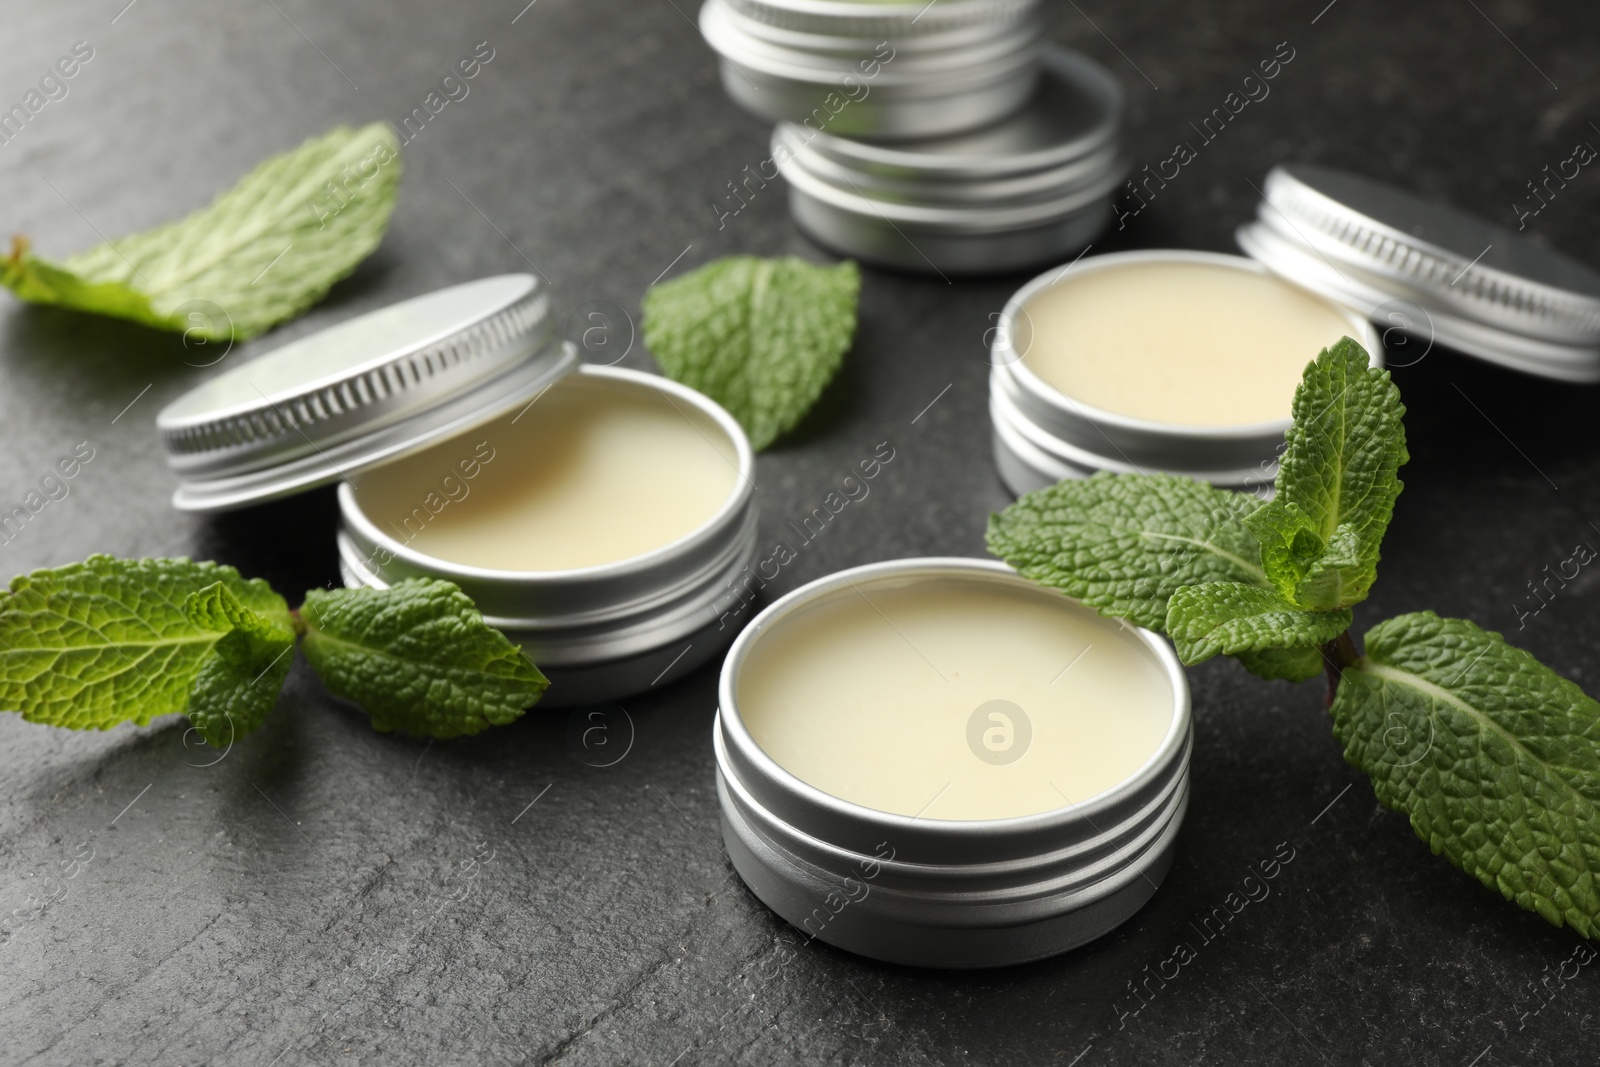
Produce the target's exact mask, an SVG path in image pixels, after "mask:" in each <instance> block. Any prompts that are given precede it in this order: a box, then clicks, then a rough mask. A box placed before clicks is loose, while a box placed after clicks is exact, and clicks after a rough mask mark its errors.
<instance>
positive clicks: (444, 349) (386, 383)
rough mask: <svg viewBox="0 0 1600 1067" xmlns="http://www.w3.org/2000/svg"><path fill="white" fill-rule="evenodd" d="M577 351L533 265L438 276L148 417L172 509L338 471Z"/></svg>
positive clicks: (465, 421)
mask: <svg viewBox="0 0 1600 1067" xmlns="http://www.w3.org/2000/svg"><path fill="white" fill-rule="evenodd" d="M576 363H577V354H576V352H575V351H574V350H573V349H572V347H571V346H570V345H567V344H564V343H563V342H562V341H561V340H560V338H559V337H557V335H556V332H555V326H554V323H553V322H552V316H551V314H550V304H549V297H548V295H547V294H546V293H545V291H544V289H543V287H542V286H541V285H540V284H539V281H538V280H537V279H536V278H534V276H533V275H531V274H506V275H502V276H500V277H495V278H483V279H480V280H478V281H475V282H467V283H465V284H463V285H456V286H452V287H450V288H448V289H441V290H439V291H438V292H434V293H428V294H425V295H423V296H418V297H413V298H411V299H410V300H403V301H401V302H400V303H398V304H392V305H390V306H389V307H386V308H383V309H381V310H378V311H374V312H371V313H369V314H366V315H361V316H358V317H357V318H354V319H351V320H349V321H347V322H342V323H340V324H338V325H337V326H332V327H330V328H328V329H326V330H322V331H320V332H318V333H314V334H311V335H309V336H307V337H302V338H300V339H298V340H295V341H291V342H290V343H288V344H286V345H284V346H283V347H281V348H278V349H276V350H274V351H272V352H270V353H268V354H267V355H264V356H262V357H260V358H259V359H254V360H251V361H250V362H248V363H244V364H241V365H239V366H237V367H233V368H231V369H229V370H227V371H224V372H223V373H222V374H219V375H217V376H216V377H215V378H212V379H211V380H210V381H208V382H206V383H205V384H203V385H201V386H198V387H197V388H195V389H192V390H190V391H189V392H187V393H185V394H184V395H183V396H181V397H179V398H178V399H177V400H174V401H173V402H172V403H171V404H168V405H167V406H166V407H165V408H164V409H163V410H162V411H161V414H159V415H158V416H156V427H157V429H158V430H159V431H160V433H161V440H162V444H163V446H164V447H165V449H166V453H167V463H168V465H170V466H171V467H172V469H173V470H174V471H176V472H177V473H178V475H179V477H180V478H181V484H180V485H179V487H178V489H177V491H176V492H175V493H174V494H173V497H172V503H173V506H174V507H177V508H179V509H180V510H183V511H197V512H213V511H226V510H229V509H232V508H237V507H242V506H244V505H246V504H254V503H258V502H261V501H265V500H272V499H275V498H277V497H282V496H288V495H290V494H293V493H298V492H301V491H303V490H306V489H310V488H313V487H315V486H319V485H325V484H327V483H329V482H334V481H338V480H340V479H342V478H346V477H348V476H349V475H351V474H352V473H354V472H356V471H359V470H361V469H363V468H366V467H370V466H373V465H375V464H377V463H381V462H383V461H384V460H386V459H390V458H393V457H394V456H397V455H401V454H403V453H406V452H411V451H414V450H416V449H419V448H421V447H423V446H425V445H427V444H429V443H431V442H433V441H436V440H439V439H441V438H444V437H448V436H452V435H454V434H456V433H459V432H461V431H463V430H466V429H468V428H470V427H472V426H475V425H478V424H480V423H483V422H487V421H489V420H490V419H492V418H494V417H495V416H497V415H501V414H504V413H505V412H507V411H510V410H512V409H513V408H515V407H516V406H517V405H518V404H521V403H525V402H526V401H527V400H528V399H529V398H530V397H532V396H534V395H536V394H537V393H538V392H539V390H541V389H543V388H544V387H545V386H547V385H548V384H550V382H552V381H554V380H555V379H556V378H557V377H559V376H560V375H562V374H564V373H566V372H567V371H568V370H570V369H571V368H572V367H573V366H575V365H576Z"/></svg>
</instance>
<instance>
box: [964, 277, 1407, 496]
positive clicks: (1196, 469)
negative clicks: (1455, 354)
mask: <svg viewBox="0 0 1600 1067" xmlns="http://www.w3.org/2000/svg"><path fill="white" fill-rule="evenodd" d="M992 336H993V341H992V344H991V346H990V362H991V363H992V364H993V367H994V369H993V370H992V371H991V372H990V375H989V386H990V387H989V416H990V422H991V424H992V426H993V435H992V443H993V448H994V457H995V465H996V467H997V468H998V469H999V472H1000V477H1001V480H1002V481H1004V482H1005V484H1006V485H1007V486H1008V487H1009V488H1010V489H1011V491H1012V492H1014V493H1018V494H1021V493H1027V492H1032V491H1034V490H1036V489H1043V488H1045V487H1046V486H1049V485H1054V484H1055V483H1056V482H1058V481H1061V480H1062V479H1065V478H1087V477H1090V476H1091V475H1093V474H1095V473H1096V472H1099V471H1109V472H1112V473H1118V474H1128V473H1155V472H1161V473H1167V474H1175V475H1180V476H1183V477H1187V478H1194V479H1198V480H1200V481H1205V482H1209V483H1211V484H1212V485H1216V486H1219V487H1224V488H1230V489H1242V490H1245V491H1248V492H1254V493H1266V492H1270V491H1271V488H1272V485H1273V478H1274V476H1275V475H1276V473H1277V462H1278V460H1277V457H1278V453H1279V452H1280V451H1281V450H1282V447H1283V435H1284V433H1285V432H1286V431H1287V430H1288V429H1289V422H1290V409H1291V408H1292V406H1293V403H1294V391H1295V388H1296V386H1297V385H1298V384H1299V382H1300V377H1301V374H1302V372H1303V371H1304V370H1305V366H1306V364H1307V363H1309V362H1311V361H1312V360H1313V359H1315V358H1316V357H1317V354H1318V353H1319V352H1321V351H1322V349H1324V348H1326V347H1328V346H1329V345H1332V344H1335V343H1337V342H1338V341H1339V339H1340V338H1341V337H1344V336H1349V337H1353V338H1355V339H1356V340H1357V341H1358V342H1360V343H1361V344H1362V346H1363V347H1365V348H1366V350H1367V353H1368V354H1369V356H1370V357H1371V358H1372V360H1373V362H1374V365H1380V361H1381V358H1382V356H1381V353H1382V344H1381V343H1380V342H1379V340H1378V337H1377V331H1376V330H1374V329H1373V326H1372V323H1371V322H1370V321H1368V319H1367V317H1366V316H1365V315H1363V314H1361V313H1359V312H1357V311H1356V310H1354V309H1353V308H1349V307H1345V306H1343V305H1339V304H1335V303H1332V302H1330V301H1327V300H1324V299H1323V298H1322V297H1320V296H1317V295H1316V294H1315V293H1312V292H1310V291H1308V290H1303V289H1300V288H1297V287H1296V286H1295V285H1293V284H1291V283H1290V282H1287V281H1284V280H1282V279H1281V278H1279V277H1277V276H1276V275H1274V274H1272V273H1271V272H1270V271H1269V270H1268V269H1267V268H1266V267H1265V266H1263V265H1262V264H1260V263H1257V262H1255V261H1254V260H1250V259H1245V258H1243V257H1240V256H1229V255H1221V254H1218V253H1215V252H1191V251H1183V250H1180V249H1145V250H1141V251H1137V252H1113V253H1111V254H1109V255H1103V256H1093V257H1090V258H1087V259H1083V260H1079V261H1076V262H1074V263H1071V264H1068V265H1067V266H1066V267H1062V268H1057V269H1056V270H1052V271H1047V272H1045V273H1044V274H1041V275H1039V276H1038V277H1037V278H1034V279H1033V280H1032V281H1030V282H1029V283H1028V284H1027V285H1025V286H1023V287H1022V288H1021V289H1019V290H1018V291H1017V292H1016V294H1015V295H1014V296H1012V298H1011V299H1010V300H1009V301H1007V302H1006V306H1005V310H1004V311H1003V312H1002V313H1001V315H1000V320H999V323H998V328H997V329H995V330H994V331H993V332H992Z"/></svg>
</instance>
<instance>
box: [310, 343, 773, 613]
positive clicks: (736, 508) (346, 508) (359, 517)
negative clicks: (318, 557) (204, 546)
mask: <svg viewBox="0 0 1600 1067" xmlns="http://www.w3.org/2000/svg"><path fill="white" fill-rule="evenodd" d="M576 373H578V374H581V375H583V376H584V377H586V378H595V379H597V380H601V381H605V380H612V381H623V382H629V383H632V384H634V385H638V386H643V387H645V388H654V389H659V390H661V391H662V392H664V393H666V394H668V395H669V398H670V397H671V396H676V397H677V398H678V399H679V400H682V401H684V402H686V403H688V404H689V405H690V406H692V407H694V408H696V409H698V410H699V411H700V413H701V414H704V415H706V416H707V417H709V418H710V419H711V420H712V421H713V422H715V423H716V424H717V426H718V427H719V428H720V429H721V430H722V431H723V432H724V433H726V434H727V436H728V439H729V440H730V441H732V442H733V446H734V451H735V452H736V453H737V454H738V457H739V463H738V469H737V472H736V473H737V479H738V480H737V484H736V485H735V487H734V490H733V492H732V493H731V494H730V495H729V496H728V499H727V500H725V501H723V503H722V506H721V507H720V508H718V509H717V511H716V512H714V513H713V514H712V515H711V517H710V518H708V519H707V520H706V521H705V522H703V523H701V524H700V525H699V526H697V527H695V528H694V529H693V530H691V531H689V532H688V533H686V534H684V535H683V536H681V537H679V538H677V539H676V540H673V541H670V542H668V543H667V544H665V545H661V546H659V547H657V548H653V549H651V550H650V551H648V552H645V553H642V554H640V555H637V556H629V557H627V558H626V559H620V560H613V561H611V562H610V563H598V564H594V565H592V566H589V567H573V568H570V569H568V570H558V571H531V570H530V571H517V570H500V569H496V568H491V567H475V566H471V565H470V564H465V563H455V562H452V561H449V560H444V559H440V558H439V557H437V556H430V555H428V554H426V553H423V552H418V551H416V550H415V549H412V548H409V547H407V546H406V545H405V544H404V543H402V542H400V541H397V540H395V539H394V538H393V537H391V536H389V535H388V534H387V533H385V532H383V531H382V530H380V529H379V528H378V526H377V524H376V523H374V522H373V521H372V519H371V518H370V517H369V516H368V515H367V513H366V512H365V511H364V510H362V508H361V505H360V504H359V502H357V500H356V498H355V488H354V486H353V485H352V484H351V483H350V481H349V480H345V481H343V482H341V483H340V485H339V510H340V513H341V515H342V516H343V518H344V521H346V522H347V523H349V524H350V525H351V527H353V528H354V529H356V530H357V531H359V532H360V533H361V535H362V536H363V537H366V538H367V539H368V540H370V541H371V542H373V543H374V544H378V545H381V546H383V548H384V549H385V550H386V551H388V552H389V553H391V554H392V555H393V556H394V557H395V558H396V559H400V560H403V561H405V562H406V563H408V564H410V565H411V566H412V567H414V568H416V569H418V570H426V571H427V572H429V573H431V574H435V575H437V576H439V577H441V578H449V579H451V580H455V579H457V578H461V579H465V580H466V581H468V582H472V583H483V582H489V583H495V582H499V583H505V582H515V583H522V584H537V585H542V586H548V585H564V584H573V585H577V584H583V583H587V582H591V581H596V580H606V579H618V578H627V577H630V576H633V575H635V574H638V573H639V572H642V571H647V570H650V569H651V568H653V567H655V566H658V565H660V564H661V563H664V562H666V561H667V560H668V559H670V558H671V557H673V556H675V555H677V554H678V553H679V552H681V551H682V550H683V549H684V548H685V547H687V546H689V545H692V544H696V543H698V542H700V541H702V540H704V539H705V538H706V537H707V536H708V535H709V534H710V533H712V532H713V531H716V530H720V529H722V528H724V527H727V526H730V525H732V524H734V523H736V521H737V520H738V517H739V516H740V515H741V514H742V513H743V512H744V511H745V510H746V509H747V508H748V507H749V505H750V502H751V500H752V499H753V498H754V496H755V483H754V481H753V480H752V479H753V475H754V473H755V451H754V450H753V449H752V448H751V447H750V439H749V437H748V436H747V435H746V434H745V432H744V428H743V427H742V426H740V425H739V423H738V422H737V420H735V419H734V417H733V416H732V415H730V414H728V412H727V411H726V410H725V409H724V408H723V407H722V405H720V404H718V403H717V402H716V401H714V400H712V399H711V398H710V397H708V396H705V395H704V394H702V393H699V392H696V391H695V390H693V389H690V388H688V387H687V386H684V385H680V384H678V383H677V382H674V381H672V380H671V379H669V378H664V377H662V376H660V375H658V374H647V373H645V372H643V371H636V370H628V369H627V368H624V367H598V366H593V365H590V364H581V365H580V366H579V367H578V368H577V370H576ZM500 414H504V412H501V413H500Z"/></svg>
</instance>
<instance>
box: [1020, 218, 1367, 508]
mask: <svg viewBox="0 0 1600 1067" xmlns="http://www.w3.org/2000/svg"><path fill="white" fill-rule="evenodd" d="M1128 263H1203V264H1209V265H1212V266H1220V267H1227V268H1229V269H1232V270H1240V271H1246V272H1249V273H1251V274H1261V275H1269V276H1272V274H1273V272H1271V271H1269V270H1268V269H1267V268H1266V267H1265V266H1264V265H1262V264H1260V263H1257V262H1256V261H1254V260H1250V259H1244V258H1242V257H1240V256H1229V255H1222V254H1218V253H1214V252H1190V251H1182V250H1177V249H1160V250H1151V251H1140V252H1118V253H1114V254H1111V255H1105V256H1094V257H1092V258H1088V259H1083V260H1079V261H1078V262H1076V263H1075V264H1073V265H1071V266H1069V267H1068V268H1066V269H1058V270H1053V271H1048V272H1046V273H1044V274H1041V275H1039V276H1038V277H1036V278H1034V279H1033V280H1032V281H1030V282H1029V283H1028V284H1027V285H1025V286H1023V287H1022V288H1021V289H1019V290H1018V291H1017V292H1016V294H1015V295H1014V296H1012V297H1011V299H1010V300H1009V301H1007V302H1006V306H1005V310H1004V311H1002V312H1001V315H1000V322H999V326H998V328H997V329H996V330H995V331H994V340H993V342H992V344H991V346H990V362H991V363H992V364H993V365H994V369H993V370H992V371H991V372H990V377H989V416H990V420H991V423H992V426H993V442H992V443H993V448H994V456H995V465H996V467H997V468H998V469H999V471H1000V477H1001V480H1002V481H1003V482H1005V484H1006V487H1007V488H1009V489H1010V490H1011V491H1012V492H1013V493H1016V494H1018V495H1021V494H1022V493H1028V492H1032V491H1033V490H1035V489H1042V488H1044V487H1045V486H1048V485H1054V484H1055V483H1056V482H1058V481H1061V480H1062V479H1063V478H1087V477H1088V476H1089V475H1091V474H1094V473H1095V472H1096V471H1114V472H1118V473H1149V472H1152V471H1161V472H1165V473H1168V474H1178V475H1183V476H1186V477H1190V478H1194V479H1196V480H1199V481H1205V482H1210V483H1211V484H1213V485H1217V486H1220V487H1223V488H1228V489H1239V490H1246V491H1253V492H1255V493H1257V494H1258V495H1261V496H1267V495H1270V493H1271V490H1272V482H1273V479H1274V477H1275V476H1276V474H1277V456H1278V451H1279V449H1280V447H1281V446H1282V444H1283V436H1284V434H1285V433H1286V432H1287V431H1288V429H1289V425H1290V422H1291V421H1292V420H1291V419H1289V418H1287V417H1285V418H1283V419H1279V420H1275V421H1272V422H1263V423H1258V424H1254V425H1246V426H1180V425H1172V424H1167V423H1159V422H1153V421H1150V420H1148V419H1140V418H1134V417H1132V416H1129V415H1121V414H1118V413H1116V412H1112V411H1105V410H1103V409H1100V408H1096V407H1093V406H1091V405H1088V404H1085V403H1083V402H1082V401H1080V400H1076V399H1074V398H1072V397H1069V396H1067V395H1066V394H1064V393H1062V392H1061V391H1060V390H1059V389H1057V388H1055V387H1054V386H1052V385H1050V384H1048V383H1047V382H1045V381H1044V380H1043V379H1042V378H1040V377H1039V376H1038V375H1037V374H1035V373H1034V372H1033V371H1032V370H1031V369H1029V367H1028V365H1027V363H1026V362H1025V361H1024V360H1023V356H1024V354H1025V353H1022V352H1018V351H1017V349H1016V345H1015V341H1016V336H1017V322H1018V320H1019V318H1020V317H1021V316H1022V315H1023V314H1024V310H1023V309H1024V307H1025V306H1026V305H1027V303H1028V301H1029V300H1031V299H1033V298H1034V297H1035V296H1036V295H1038V294H1039V293H1040V292H1042V291H1044V290H1045V289H1048V288H1050V287H1052V286H1056V285H1070V284H1071V283H1072V281H1073V280H1074V279H1075V278H1078V277H1082V276H1083V275H1084V274H1085V273H1088V272H1092V271H1098V270H1105V269H1108V268H1114V267H1117V266H1121V265H1124V264H1128ZM1286 284H1287V283H1286ZM1324 299H1325V298H1324ZM1330 306H1332V307H1333V308H1335V310H1337V311H1338V312H1339V313H1340V314H1341V315H1342V316H1343V317H1344V318H1345V320H1346V321H1347V322H1348V323H1349V325H1350V335H1351V336H1352V337H1354V338H1355V339H1356V340H1358V341H1360V342H1361V344H1362V345H1363V347H1365V348H1366V350H1367V351H1368V353H1370V355H1371V358H1372V364H1373V366H1381V365H1382V352H1383V348H1382V345H1381V344H1380V343H1379V341H1378V337H1377V334H1376V331H1375V330H1374V329H1373V327H1372V323H1371V322H1370V321H1368V319H1367V318H1366V317H1365V316H1364V315H1361V314H1359V313H1357V312H1355V311H1353V310H1351V309H1349V308H1348V307H1345V306H1342V305H1339V304H1331V305H1330Z"/></svg>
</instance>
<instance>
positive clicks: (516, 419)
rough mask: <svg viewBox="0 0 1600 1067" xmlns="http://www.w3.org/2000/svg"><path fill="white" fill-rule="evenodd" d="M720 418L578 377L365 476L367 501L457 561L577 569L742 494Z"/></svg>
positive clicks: (379, 520) (665, 535)
mask: <svg viewBox="0 0 1600 1067" xmlns="http://www.w3.org/2000/svg"><path fill="white" fill-rule="evenodd" d="M737 480H738V453H737V451H736V450H735V448H734V445H733V442H732V441H731V440H729V438H728V435H727V434H726V433H725V432H723V430H722V428H721V427H720V426H718V425H717V424H716V422H714V421H713V420H712V419H710V418H709V417H707V416H705V415H704V414H702V413H701V412H700V411H698V410H696V409H695V408H693V407H691V406H690V405H688V404H687V403H683V402H679V403H676V404H674V403H673V402H672V401H671V400H670V399H669V398H668V397H666V396H665V395H663V394H662V393H660V392H658V391H656V390H653V389H650V388H648V387H645V386H641V385H637V384H635V383H631V382H626V381H620V380H618V379H607V378H601V377H585V376H580V375H569V376H567V377H566V378H563V379H561V380H559V381H557V382H556V383H555V384H554V385H552V386H551V387H550V388H549V389H548V390H547V391H546V392H545V393H544V394H543V395H542V396H540V397H539V398H538V399H537V400H536V401H535V402H534V403H533V404H532V405H530V406H529V407H527V408H526V409H524V410H523V411H522V412H521V413H520V414H517V413H513V414H512V415H510V416H507V417H505V418H502V419H500V420H498V421H496V422H493V423H490V424H488V425H487V426H485V427H483V428H481V429H478V430H473V431H470V432H468V433H467V434H464V435H463V436H461V437H457V438H454V439H452V440H450V441H447V442H445V443H443V444H439V445H435V446H433V447H432V448H429V449H427V450H426V451H423V452H420V453H416V454H414V455H410V456H406V457H404V458H402V459H399V460H397V461H395V462H394V463H391V464H388V465H386V466H384V467H380V468H378V469H376V470H374V471H371V472H369V473H366V474H363V475H362V476H361V478H360V480H359V481H358V482H357V484H356V499H357V501H358V502H359V503H360V505H361V510H362V511H363V512H365V513H366V515H367V516H368V517H369V518H370V519H371V520H372V521H373V522H374V523H376V524H377V525H378V526H379V527H380V528H381V529H383V530H384V531H385V532H386V533H388V534H390V535H391V536H393V537H395V538H397V539H399V540H400V541H402V542H404V543H405V544H406V545H407V547H409V548H412V549H415V550H416V551H418V552H422V553H425V554H427V555H430V556H434V557H436V558H438V559H442V560H446V561H448V562H451V563H459V564H465V565H468V566H474V567H484V568H488V569H491V570H505V571H563V570H573V569H576V568H579V567H592V566H597V565H600V564H604V563H612V562H615V561H618V560H624V559H629V558H632V557H634V556H639V555H643V554H644V553H646V552H649V551H651V550H653V549H657V548H661V547H662V546H664V545H668V544H670V543H672V542H673V541H676V540H678V539H679V538H680V537H683V536H685V535H686V534H689V533H691V532H692V531H694V530H695V529H696V528H698V527H699V526H701V525H702V524H704V523H705V522H707V521H708V520H710V519H711V517H712V516H713V515H715V514H716V512H717V511H718V510H719V509H720V508H721V507H722V506H723V504H724V503H726V502H727V500H728V498H729V497H730V496H731V495H732V494H733V491H734V488H735V485H736V483H737Z"/></svg>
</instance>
